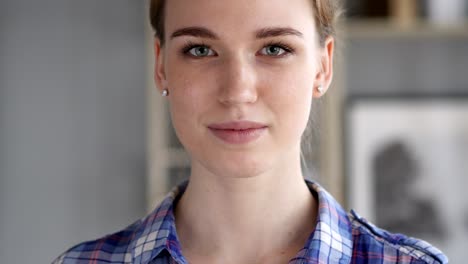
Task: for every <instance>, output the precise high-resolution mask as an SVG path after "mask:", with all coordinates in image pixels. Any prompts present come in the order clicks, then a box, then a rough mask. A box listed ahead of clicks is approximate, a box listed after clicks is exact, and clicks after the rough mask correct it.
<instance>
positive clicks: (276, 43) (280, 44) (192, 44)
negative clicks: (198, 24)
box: [182, 41, 294, 58]
mask: <svg viewBox="0 0 468 264" xmlns="http://www.w3.org/2000/svg"><path fill="white" fill-rule="evenodd" d="M269 46H276V47H280V48H282V49H283V50H284V51H285V53H284V54H283V55H279V56H270V57H276V58H281V57H284V56H287V55H289V54H294V49H293V48H291V47H290V46H289V45H287V44H285V43H283V42H281V41H270V42H268V43H266V44H265V45H264V46H263V48H265V47H269ZM197 47H206V48H208V49H211V46H210V45H208V44H205V43H203V42H200V43H195V42H192V41H187V43H186V44H185V45H184V46H183V48H182V54H183V55H186V56H190V57H195V56H192V55H189V51H190V50H191V49H193V48H197ZM263 48H262V49H263ZM195 58H197V57H195ZM199 58H203V57H199Z"/></svg>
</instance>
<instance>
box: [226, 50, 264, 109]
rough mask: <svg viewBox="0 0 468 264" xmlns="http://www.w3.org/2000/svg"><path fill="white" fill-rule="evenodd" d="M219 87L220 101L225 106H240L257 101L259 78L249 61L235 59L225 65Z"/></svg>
mask: <svg viewBox="0 0 468 264" xmlns="http://www.w3.org/2000/svg"><path fill="white" fill-rule="evenodd" d="M224 66H225V67H223V69H222V74H221V76H222V81H221V82H220V87H219V95H218V98H219V101H220V102H221V103H222V104H224V105H239V104H248V103H254V102H256V101H257V97H258V91H257V78H256V73H255V70H254V67H252V65H251V63H250V62H249V61H248V59H245V58H235V59H232V58H231V59H230V60H229V61H226V62H225V63H224Z"/></svg>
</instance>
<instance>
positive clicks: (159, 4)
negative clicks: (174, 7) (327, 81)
mask: <svg viewBox="0 0 468 264" xmlns="http://www.w3.org/2000/svg"><path fill="white" fill-rule="evenodd" d="M166 1H167V0H150V22H151V26H152V27H153V30H154V32H155V37H157V38H159V39H160V40H161V45H164V40H165V36H164V33H165V31H164V18H165V12H164V10H165V5H166ZM311 2H312V7H313V11H314V12H313V13H314V19H315V24H316V27H317V32H318V34H319V44H320V45H321V46H322V47H323V46H324V45H325V40H326V39H327V37H329V36H332V37H335V38H336V24H337V20H338V18H339V17H340V16H341V13H342V12H341V11H342V9H341V5H340V3H339V0H311Z"/></svg>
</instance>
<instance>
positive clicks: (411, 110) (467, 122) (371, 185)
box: [345, 97, 468, 263]
mask: <svg viewBox="0 0 468 264" xmlns="http://www.w3.org/2000/svg"><path fill="white" fill-rule="evenodd" d="M345 115H346V118H345V119H346V125H345V129H346V133H345V134H346V135H347V139H346V149H347V150H346V159H345V160H346V163H347V164H346V168H347V169H346V171H347V174H348V175H347V177H346V181H347V196H348V197H347V198H348V201H349V207H350V208H353V209H355V210H356V211H357V212H358V213H359V214H360V215H362V216H363V217H365V218H367V219H369V220H370V221H372V222H374V223H376V224H377V225H378V226H379V227H382V228H384V229H387V230H389V231H391V232H396V233H404V234H407V235H409V236H413V237H417V238H421V239H424V240H427V241H429V242H430V243H432V244H434V245H435V246H437V247H439V248H440V249H441V250H442V251H444V252H445V253H446V254H447V255H448V256H449V258H450V259H451V262H453V263H464V262H466V260H465V258H464V256H465V255H466V252H465V251H466V246H467V245H468V97H445V98H439V97H357V98H353V99H351V100H350V102H349V103H348V105H347V107H346V114H345Z"/></svg>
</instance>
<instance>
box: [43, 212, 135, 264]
mask: <svg viewBox="0 0 468 264" xmlns="http://www.w3.org/2000/svg"><path fill="white" fill-rule="evenodd" d="M140 225H141V220H138V221H136V222H134V223H133V224H131V225H129V226H128V227H126V228H125V229H123V230H121V231H118V232H116V233H113V234H109V235H106V236H104V237H101V238H98V239H95V240H91V241H86V242H82V243H80V244H78V245H75V246H73V247H72V248H70V249H68V250H67V251H65V252H64V253H62V254H61V255H60V256H59V257H57V258H56V259H55V260H54V261H52V264H81V263H83V264H84V263H91V261H92V263H96V264H98V263H122V264H123V263H131V262H132V249H133V247H132V245H133V243H132V242H133V241H134V238H135V237H137V233H138V232H139V227H140Z"/></svg>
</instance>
